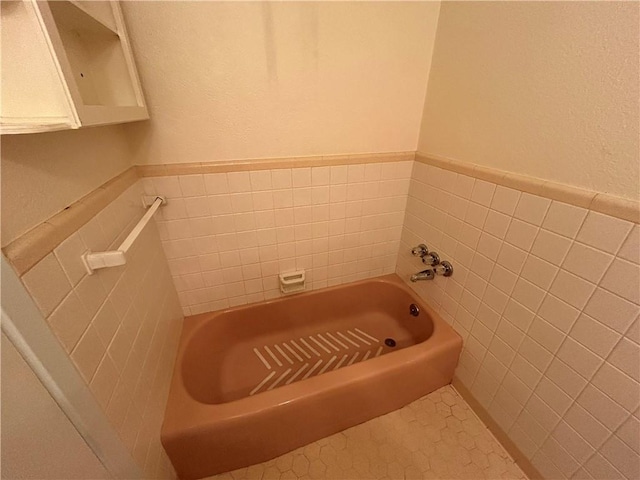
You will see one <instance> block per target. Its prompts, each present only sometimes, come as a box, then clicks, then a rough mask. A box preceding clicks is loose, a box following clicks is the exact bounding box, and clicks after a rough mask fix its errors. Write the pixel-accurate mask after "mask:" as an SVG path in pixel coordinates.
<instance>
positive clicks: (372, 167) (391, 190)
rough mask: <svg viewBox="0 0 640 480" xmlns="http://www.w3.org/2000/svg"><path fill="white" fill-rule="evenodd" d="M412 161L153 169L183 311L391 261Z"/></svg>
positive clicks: (354, 273) (353, 276) (383, 267)
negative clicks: (170, 172) (297, 279)
mask: <svg viewBox="0 0 640 480" xmlns="http://www.w3.org/2000/svg"><path fill="white" fill-rule="evenodd" d="M412 164H413V162H412V161H404V162H389V163H372V164H364V165H342V166H332V167H313V168H294V169H277V170H256V171H247V172H233V173H218V174H207V175H184V176H173V177H150V178H145V179H143V184H144V190H145V193H146V194H147V195H156V194H158V195H165V196H166V197H167V198H168V199H169V203H168V205H167V206H166V207H164V208H163V209H162V211H161V215H160V216H159V218H158V226H159V230H160V235H161V237H162V245H163V247H164V250H165V253H166V255H167V258H168V259H169V266H170V268H171V273H172V275H173V279H174V282H175V285H176V288H177V290H178V292H179V297H180V303H181V305H182V308H183V311H184V313H185V315H191V314H197V313H202V312H206V311H212V310H219V309H221V308H226V307H229V306H235V305H241V304H245V303H251V302H257V301H261V300H264V299H269V298H274V297H277V296H279V295H280V291H279V284H278V277H277V275H278V274H279V273H284V272H287V271H292V270H297V269H305V271H306V278H307V289H317V288H322V287H327V286H331V285H337V284H341V283H345V282H352V281H355V280H359V279H362V278H367V277H372V276H377V275H382V274H386V273H392V272H394V271H395V263H396V254H397V251H398V246H399V241H400V234H401V231H402V222H403V219H404V211H405V205H406V201H407V193H408V190H409V178H410V175H411V169H412Z"/></svg>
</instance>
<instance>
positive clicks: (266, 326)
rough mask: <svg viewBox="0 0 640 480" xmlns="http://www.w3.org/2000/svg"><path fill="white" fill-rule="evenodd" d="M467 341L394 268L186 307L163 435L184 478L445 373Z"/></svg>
mask: <svg viewBox="0 0 640 480" xmlns="http://www.w3.org/2000/svg"><path fill="white" fill-rule="evenodd" d="M461 348H462V340H461V338H460V337H459V336H458V334H457V333H456V332H454V330H453V329H452V328H451V327H450V326H449V325H448V324H446V323H445V322H444V321H443V320H442V319H441V318H440V317H439V316H438V314H437V313H435V312H434V311H433V310H431V309H430V308H429V307H428V306H427V305H425V304H424V303H422V302H420V300H419V299H418V298H417V296H416V295H415V294H414V293H413V292H412V291H411V290H410V289H409V288H408V287H407V286H406V285H405V284H404V282H403V281H402V280H401V279H400V278H399V277H398V276H396V275H387V276H383V277H378V278H374V279H369V280H363V281H360V282H356V283H352V284H348V285H342V286H338V287H332V288H327V289H323V290H319V291H314V292H308V293H303V294H299V295H295V296H290V297H284V298H279V299H276V300H272V301H268V302H263V303H260V304H254V305H250V306H244V307H238V308H232V309H228V310H224V311H219V312H212V313H205V314H201V315H195V316H191V317H188V318H186V319H185V321H184V327H183V332H182V337H181V339H180V345H179V348H178V355H177V359H176V364H175V368H174V373H173V379H172V383H171V390H170V393H169V399H168V403H167V407H166V412H165V419H164V424H163V426H162V444H163V446H164V448H165V450H166V452H167V454H168V455H169V458H170V459H171V461H172V463H173V465H174V467H175V469H176V471H177V473H178V476H179V477H180V478H182V479H196V478H202V477H207V476H210V475H214V474H216V473H221V472H225V471H229V470H235V469H237V468H241V467H245V466H248V465H252V464H254V463H258V462H263V461H266V460H269V459H272V458H274V457H277V456H279V455H282V454H283V453H286V452H288V451H291V450H294V449H296V448H298V447H301V446H303V445H306V444H308V443H311V442H313V441H315V440H318V439H320V438H323V437H326V436H328V435H332V434H334V433H336V432H339V431H341V430H344V429H346V428H348V427H351V426H354V425H357V424H359V423H362V422H365V421H367V420H370V419H372V418H374V417H376V416H379V415H382V414H385V413H388V412H390V411H392V410H396V409H398V408H400V407H402V406H404V405H406V404H407V403H410V402H412V401H414V400H416V399H418V398H420V397H422V396H423V395H426V394H427V393H430V392H432V391H433V390H436V389H437V388H440V387H442V386H444V385H446V384H448V383H449V382H450V381H451V379H452V377H453V371H454V369H455V367H456V365H457V362H458V356H459V354H460V350H461Z"/></svg>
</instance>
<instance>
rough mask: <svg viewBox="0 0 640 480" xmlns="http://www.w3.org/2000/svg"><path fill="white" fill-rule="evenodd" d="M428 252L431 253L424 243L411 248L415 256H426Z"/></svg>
mask: <svg viewBox="0 0 640 480" xmlns="http://www.w3.org/2000/svg"><path fill="white" fill-rule="evenodd" d="M428 253H429V249H428V248H427V246H426V245H425V244H424V243H421V244H420V245H418V246H417V247H413V248H412V249H411V255H413V256H414V257H424V256H425V255H427V254H428Z"/></svg>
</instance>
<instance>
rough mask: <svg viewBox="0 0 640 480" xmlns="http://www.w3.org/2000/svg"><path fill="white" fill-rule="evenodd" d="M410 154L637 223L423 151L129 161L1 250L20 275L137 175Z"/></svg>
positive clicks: (607, 202) (626, 213) (606, 198)
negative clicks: (134, 163)
mask: <svg viewBox="0 0 640 480" xmlns="http://www.w3.org/2000/svg"><path fill="white" fill-rule="evenodd" d="M414 158H415V160H416V161H417V162H420V163H425V164H428V165H433V166H436V167H440V168H443V169H445V170H450V171H453V172H457V173H463V174H465V175H469V176H472V177H475V178H478V179H481V180H486V181H490V182H493V183H496V184H498V185H503V186H505V187H510V188H515V189H518V190H521V191H523V192H527V193H531V194H534V195H540V196H543V197H547V198H550V199H552V200H558V201H562V202H564V203H569V204H571V205H575V206H578V207H582V208H588V209H590V210H593V211H596V212H599V213H604V214H607V215H611V216H613V217H617V218H621V219H623V220H629V221H631V222H635V223H640V202H636V201H633V200H629V199H625V198H621V197H616V196H613V195H609V194H606V193H597V192H593V191H589V190H585V189H581V188H576V187H572V186H569V185H563V184H559V183H555V182H549V181H544V180H541V179H538V178H533V177H528V176H525V175H519V174H515V173H510V172H506V171H503V170H498V169H493V168H488V167H483V166H480V165H476V164H473V163H467V162H462V161H459V160H453V159H449V158H444V157H439V156H437V155H430V154H426V153H423V152H390V153H365V154H354V155H317V156H309V157H288V158H268V159H253V160H251V159H247V160H238V161H219V162H205V163H174V164H165V165H138V166H133V167H130V168H128V169H127V170H125V171H124V172H122V173H121V174H119V175H117V176H116V177H114V178H112V179H111V180H109V181H108V182H106V183H104V184H103V185H101V186H100V187H98V188H96V189H95V190H94V191H92V192H90V193H89V194H87V195H85V196H84V197H83V198H81V199H80V200H78V201H76V202H74V203H72V204H71V205H70V206H69V207H67V208H66V209H65V210H62V211H61V212H59V213H57V214H55V215H54V216H52V217H51V218H49V219H48V220H46V221H44V222H42V223H41V224H39V225H37V226H36V227H34V228H32V229H31V230H29V231H28V232H26V233H25V234H23V235H21V236H20V237H18V238H17V239H15V240H14V241H12V242H11V243H9V244H8V245H6V246H4V247H3V248H2V250H3V252H4V254H5V255H6V256H7V258H8V259H9V261H10V262H11V264H12V265H13V267H14V269H15V270H16V272H17V273H18V275H20V276H21V275H24V274H25V273H26V272H27V271H29V270H30V269H31V267H33V266H34V265H35V264H36V263H38V262H39V261H40V260H42V259H43V258H44V257H45V256H47V255H48V254H49V253H51V252H52V251H53V249H54V248H55V247H57V246H58V245H60V243H62V242H63V241H64V240H65V239H67V238H68V237H69V236H70V235H71V234H73V232H75V231H76V230H78V228H80V227H81V226H82V225H84V224H85V223H87V222H88V221H89V220H90V219H91V218H93V217H94V216H95V215H96V214H97V213H98V212H99V211H100V210H102V209H103V208H104V207H105V206H107V205H108V204H109V203H110V202H111V201H112V200H113V199H115V198H117V196H118V195H120V194H121V193H122V192H124V191H125V190H126V189H127V188H128V187H129V186H131V185H132V184H133V183H135V181H136V180H137V179H138V178H139V177H158V176H169V175H189V174H195V173H201V174H202V173H228V172H240V171H249V170H270V169H278V168H293V167H314V166H334V165H350V164H353V165H356V164H365V163H381V162H394V161H397V162H401V161H406V160H414Z"/></svg>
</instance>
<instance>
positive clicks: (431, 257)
mask: <svg viewBox="0 0 640 480" xmlns="http://www.w3.org/2000/svg"><path fill="white" fill-rule="evenodd" d="M422 263H424V264H425V265H429V266H430V267H435V266H436V265H438V264H440V255H438V254H437V253H436V252H429V253H427V254H426V255H425V256H423V257H422Z"/></svg>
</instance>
